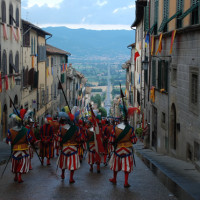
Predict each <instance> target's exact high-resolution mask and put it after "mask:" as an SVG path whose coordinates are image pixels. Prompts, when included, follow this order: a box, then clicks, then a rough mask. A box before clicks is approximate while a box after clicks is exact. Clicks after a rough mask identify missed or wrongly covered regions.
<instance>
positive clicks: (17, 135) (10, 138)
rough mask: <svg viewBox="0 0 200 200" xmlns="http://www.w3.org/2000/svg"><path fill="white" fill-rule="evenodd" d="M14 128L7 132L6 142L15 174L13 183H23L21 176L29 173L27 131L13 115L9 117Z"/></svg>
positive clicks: (29, 138)
mask: <svg viewBox="0 0 200 200" xmlns="http://www.w3.org/2000/svg"><path fill="white" fill-rule="evenodd" d="M10 116H11V117H12V118H13V119H14V122H15V123H16V126H15V127H13V128H12V129H9V130H8V135H7V139H6V142H7V143H8V144H9V145H11V153H12V172H13V173H15V178H14V181H18V183H21V182H23V180H22V177H21V175H22V174H25V173H28V171H29V164H30V161H29V148H28V145H29V142H31V139H32V138H31V136H30V134H29V132H30V131H29V130H28V129H27V128H25V127H24V126H23V125H22V120H21V119H20V118H19V117H18V116H17V115H15V114H12V115H10Z"/></svg>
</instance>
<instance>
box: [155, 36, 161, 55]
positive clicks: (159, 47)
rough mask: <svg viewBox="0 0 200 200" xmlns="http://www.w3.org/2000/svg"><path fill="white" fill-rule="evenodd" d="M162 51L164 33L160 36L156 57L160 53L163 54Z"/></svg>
mask: <svg viewBox="0 0 200 200" xmlns="http://www.w3.org/2000/svg"><path fill="white" fill-rule="evenodd" d="M161 51H162V33H161V34H160V37H159V43H158V49H157V51H156V55H157V54H158V52H159V53H161Z"/></svg>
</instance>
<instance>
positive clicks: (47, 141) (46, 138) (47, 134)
mask: <svg viewBox="0 0 200 200" xmlns="http://www.w3.org/2000/svg"><path fill="white" fill-rule="evenodd" d="M51 122H52V118H50V117H47V118H45V124H44V125H43V126H41V128H40V138H41V141H40V157H41V158H42V164H43V163H44V158H45V157H46V158H47V165H50V158H53V154H54V148H53V128H52V126H51V125H50V123H51Z"/></svg>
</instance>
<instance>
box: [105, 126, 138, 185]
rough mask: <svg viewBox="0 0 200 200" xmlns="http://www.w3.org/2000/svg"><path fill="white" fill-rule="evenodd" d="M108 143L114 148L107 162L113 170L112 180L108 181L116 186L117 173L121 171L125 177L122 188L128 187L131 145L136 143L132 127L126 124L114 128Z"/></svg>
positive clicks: (130, 170)
mask: <svg viewBox="0 0 200 200" xmlns="http://www.w3.org/2000/svg"><path fill="white" fill-rule="evenodd" d="M109 142H110V143H111V144H112V145H113V146H114V151H113V154H112V156H111V159H110V162H109V164H110V168H111V170H113V178H111V179H109V181H110V182H112V183H113V184H116V183H117V173H118V172H119V171H121V170H122V171H124V175H125V181H124V187H130V185H129V183H128V176H129V173H130V172H132V171H133V163H134V152H133V144H134V143H136V142H137V138H136V136H135V134H134V129H133V127H131V126H130V125H129V124H128V123H121V124H118V125H117V126H114V127H113V130H112V132H111V134H110V138H109Z"/></svg>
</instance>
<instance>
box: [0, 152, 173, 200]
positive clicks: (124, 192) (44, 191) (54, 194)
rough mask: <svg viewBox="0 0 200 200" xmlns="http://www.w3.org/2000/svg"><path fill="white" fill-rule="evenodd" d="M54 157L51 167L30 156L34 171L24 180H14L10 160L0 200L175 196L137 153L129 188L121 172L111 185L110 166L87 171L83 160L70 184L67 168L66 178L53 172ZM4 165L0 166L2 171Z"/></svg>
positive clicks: (159, 199) (150, 199) (155, 199)
mask: <svg viewBox="0 0 200 200" xmlns="http://www.w3.org/2000/svg"><path fill="white" fill-rule="evenodd" d="M56 160H57V158H54V159H53V160H52V162H51V163H52V164H51V166H46V165H45V166H41V165H40V163H39V161H38V159H37V158H36V156H34V159H33V162H34V163H33V170H32V171H30V172H29V173H28V174H26V175H24V176H23V179H24V183H21V184H18V183H15V182H14V181H13V178H14V176H13V174H12V173H11V172H10V163H9V165H8V168H7V170H6V172H5V174H4V176H3V178H2V179H1V181H0V194H1V196H0V200H8V199H9V200H15V199H16V200H17V199H20V200H35V199H63V200H64V199H77V200H78V199H81V200H82V199H88V200H89V199H93V200H97V199H104V200H106V199H113V200H118V199H119V200H120V199H132V200H133V199H136V200H140V199H144V200H145V199H148V200H162V199H163V200H166V199H170V200H174V199H176V198H175V197H174V196H173V194H171V193H170V192H169V191H168V190H167V189H166V188H165V187H164V185H163V184H162V183H161V182H159V180H158V179H157V177H156V176H155V175H153V173H152V172H151V171H150V170H149V169H148V168H147V167H146V166H145V164H144V163H143V162H142V161H141V160H140V159H139V158H138V157H137V156H136V165H137V167H136V168H135V169H134V172H133V173H131V174H130V178H129V183H130V185H131V187H130V188H128V189H127V188H124V187H123V185H124V174H123V173H122V172H120V173H118V177H117V185H112V184H111V183H110V182H109V181H108V179H109V178H111V177H112V171H111V170H110V169H109V167H108V166H107V167H105V166H103V165H101V173H100V174H97V173H96V168H94V172H93V173H91V172H89V166H88V164H87V162H86V160H84V161H83V163H82V164H81V168H80V169H79V170H78V171H76V172H75V176H74V178H75V181H76V182H75V184H72V185H70V184H69V181H68V179H69V172H68V171H66V175H65V180H64V181H63V180H61V178H60V170H59V169H58V171H57V173H56ZM4 167H5V165H1V167H0V170H1V172H2V170H3V168H4Z"/></svg>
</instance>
